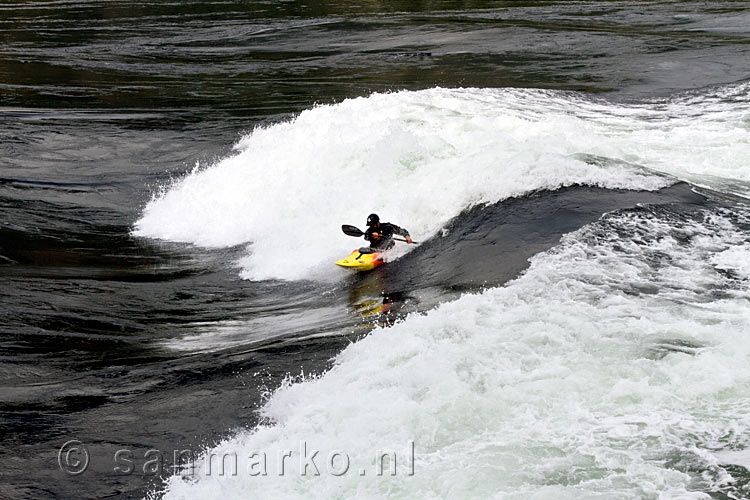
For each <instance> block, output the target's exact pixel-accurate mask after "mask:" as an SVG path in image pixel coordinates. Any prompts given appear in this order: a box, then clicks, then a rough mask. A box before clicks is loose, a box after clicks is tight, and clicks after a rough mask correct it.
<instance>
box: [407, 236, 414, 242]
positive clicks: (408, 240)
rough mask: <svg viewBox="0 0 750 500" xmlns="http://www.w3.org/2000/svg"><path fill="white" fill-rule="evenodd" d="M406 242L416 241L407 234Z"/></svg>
mask: <svg viewBox="0 0 750 500" xmlns="http://www.w3.org/2000/svg"><path fill="white" fill-rule="evenodd" d="M406 242H407V243H414V242H413V241H412V240H411V236H409V235H406Z"/></svg>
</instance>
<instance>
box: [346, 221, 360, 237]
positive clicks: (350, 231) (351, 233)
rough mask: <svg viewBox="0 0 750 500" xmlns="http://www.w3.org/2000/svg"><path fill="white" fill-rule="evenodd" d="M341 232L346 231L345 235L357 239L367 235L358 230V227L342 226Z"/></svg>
mask: <svg viewBox="0 0 750 500" xmlns="http://www.w3.org/2000/svg"><path fill="white" fill-rule="evenodd" d="M341 230H342V231H344V234H347V235H349V236H355V237H357V236H362V235H363V234H365V233H363V232H362V231H360V230H359V229H357V228H356V227H354V226H350V225H348V224H344V225H343V226H341Z"/></svg>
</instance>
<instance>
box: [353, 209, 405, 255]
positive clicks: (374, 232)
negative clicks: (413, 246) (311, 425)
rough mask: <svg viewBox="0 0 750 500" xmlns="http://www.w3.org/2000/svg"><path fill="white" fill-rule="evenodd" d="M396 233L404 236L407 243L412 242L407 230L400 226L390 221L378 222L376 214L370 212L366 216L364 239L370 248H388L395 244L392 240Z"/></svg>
mask: <svg viewBox="0 0 750 500" xmlns="http://www.w3.org/2000/svg"><path fill="white" fill-rule="evenodd" d="M394 234H398V235H400V236H403V237H404V238H406V242H407V243H413V241H412V240H411V236H409V231H407V230H406V229H403V228H400V227H398V226H397V225H395V224H391V223H390V222H383V223H381V222H380V217H378V214H370V215H369V216H368V217H367V231H365V239H366V240H367V241H369V242H370V248H372V249H373V250H380V251H384V250H389V249H391V248H392V247H393V245H395V244H396V242H395V241H393V235H394Z"/></svg>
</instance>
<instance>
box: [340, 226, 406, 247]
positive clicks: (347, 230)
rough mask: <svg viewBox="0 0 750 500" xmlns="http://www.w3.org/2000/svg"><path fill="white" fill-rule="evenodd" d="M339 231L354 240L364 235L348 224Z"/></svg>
mask: <svg viewBox="0 0 750 500" xmlns="http://www.w3.org/2000/svg"><path fill="white" fill-rule="evenodd" d="M341 230H342V231H344V234H346V235H348V236H354V237H355V238H358V237H360V236H364V234H365V233H364V232H362V231H360V229H359V228H358V227H355V226H350V225H348V224H344V225H343V226H341ZM393 239H394V240H396V241H403V242H404V243H409V242H408V241H406V240H405V239H403V238H395V237H394V238H393ZM412 243H416V241H412Z"/></svg>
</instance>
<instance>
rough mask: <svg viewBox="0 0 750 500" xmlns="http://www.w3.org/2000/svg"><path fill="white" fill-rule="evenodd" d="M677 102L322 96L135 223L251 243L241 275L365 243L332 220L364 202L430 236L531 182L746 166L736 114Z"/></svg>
mask: <svg viewBox="0 0 750 500" xmlns="http://www.w3.org/2000/svg"><path fill="white" fill-rule="evenodd" d="M680 106H681V105H677V104H675V105H672V107H669V106H666V108H665V109H666V110H664V111H661V112H660V111H658V110H654V109H652V107H651V106H625V105H614V104H611V103H605V102H596V101H594V102H592V101H587V100H584V99H581V98H579V97H576V96H574V95H570V94H560V93H554V92H548V91H536V90H516V89H504V90H496V89H495V90H493V89H431V90H425V91H420V92H399V93H392V94H373V95H371V96H369V97H364V98H358V99H350V100H346V101H343V102H341V103H339V104H335V105H327V106H318V107H315V108H313V109H310V110H308V111H304V112H302V113H301V114H300V115H299V116H298V117H297V118H295V119H294V120H292V121H289V122H285V123H279V124H276V125H273V126H270V127H267V128H259V129H256V130H255V131H253V132H252V133H251V134H248V135H247V136H245V137H244V138H242V140H240V141H239V143H238V144H237V145H236V147H235V153H234V154H233V155H232V156H231V157H229V158H225V159H223V160H221V161H219V162H217V163H216V164H215V165H212V166H210V167H208V168H205V169H197V170H195V171H193V172H191V173H190V174H188V175H187V176H186V177H184V178H183V179H182V180H180V181H179V182H177V183H175V184H174V185H173V186H171V187H170V188H169V189H167V190H166V192H165V193H163V194H161V195H159V196H157V197H156V198H155V199H154V200H153V201H151V202H150V203H149V204H148V206H147V207H146V209H145V212H144V214H143V217H142V218H141V219H140V220H139V221H138V222H137V223H136V226H135V233H136V234H137V235H140V236H147V237H154V238H162V239H168V240H173V241H182V242H190V243H194V244H197V245H202V246H207V247H223V246H230V245H236V244H240V243H246V242H252V245H250V246H249V252H248V255H247V257H246V258H244V259H242V261H241V263H240V264H241V267H242V276H243V277H246V278H250V279H267V278H282V279H299V278H309V277H320V276H323V275H331V274H332V273H335V272H336V269H335V268H333V267H332V266H331V265H330V264H331V262H332V261H333V260H335V259H336V258H340V257H341V256H343V255H345V254H347V253H348V252H349V251H351V250H352V248H354V247H356V246H357V245H359V244H361V243H362V240H354V239H352V238H349V237H347V236H345V235H343V234H342V233H341V231H340V229H339V227H340V225H341V224H342V223H349V224H355V225H359V226H362V225H363V224H364V219H365V218H366V216H367V214H368V213H370V212H378V213H380V214H381V215H382V217H383V218H384V220H388V221H392V222H395V223H397V224H399V225H403V226H405V227H407V228H408V229H409V230H410V231H411V232H412V234H413V235H414V236H415V239H417V238H419V239H425V238H427V237H429V236H431V235H432V234H434V233H435V232H437V231H438V230H439V229H440V228H441V227H442V226H443V225H444V224H445V223H446V222H447V221H448V220H449V219H451V218H452V217H454V216H456V215H457V214H458V213H460V212H461V210H463V209H465V208H467V207H469V206H471V205H473V204H477V203H485V202H495V201H498V200H501V199H504V198H508V197H511V196H519V195H523V194H525V193H528V192H531V191H534V190H537V189H555V188H558V187H560V186H565V185H570V184H576V183H577V184H587V185H595V186H602V187H609V188H626V189H647V190H653V189H657V188H659V187H663V186H665V185H667V184H668V183H669V182H670V181H669V180H667V179H665V178H663V177H660V176H658V175H656V174H655V172H659V171H664V172H669V173H671V174H675V173H679V172H683V171H684V172H699V173H707V172H708V173H714V174H716V173H717V172H718V173H726V172H729V173H736V172H735V171H737V170H739V169H740V166H741V167H742V168H745V167H746V163H747V162H746V160H747V151H744V150H743V151H744V153H743V154H744V155H745V156H744V158H745V163H742V161H743V160H742V159H741V158H739V157H738V156H737V152H738V151H739V150H740V148H745V150H746V149H747V147H746V146H747V142H746V141H747V130H746V129H743V130H740V129H737V128H736V127H737V125H736V123H735V122H733V121H731V120H730V121H728V122H724V121H722V120H724V119H725V118H726V119H727V120H729V118H732V117H734V116H735V115H731V116H725V115H724V114H722V113H723V112H722V113H720V114H719V115H718V116H717V117H715V118H710V117H709V118H706V119H705V120H702V121H700V120H691V119H688V118H687V117H684V116H681V115H680V112H681V111H680V110H682V109H683V108H682V107H680ZM685 109H687V106H685ZM726 113H731V112H730V111H726ZM672 115H675V116H672ZM707 137H708V141H706V138H707ZM722 138H723V139H722ZM699 139H701V140H699ZM742 141H745V142H744V143H743V142H742ZM590 157H598V158H605V159H609V160H612V161H609V162H607V161H605V162H604V163H602V162H596V161H590V160H587V159H588V158H590ZM672 159H674V160H675V163H676V166H675V165H673V164H672V163H671V160H672ZM614 160H618V161H619V162H616V161H614ZM716 160H721V161H722V163H721V165H720V166H719V167H716V168H714V167H715V165H714V162H715V161H716ZM636 165H643V166H645V167H648V168H647V169H644V168H641V167H637V166H636ZM712 165H713V166H712ZM649 169H651V170H649ZM725 171H726V172H725ZM743 175H744V174H743ZM747 175H750V173H749V174H747ZM739 178H743V179H744V178H750V177H742V176H740V177H739Z"/></svg>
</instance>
